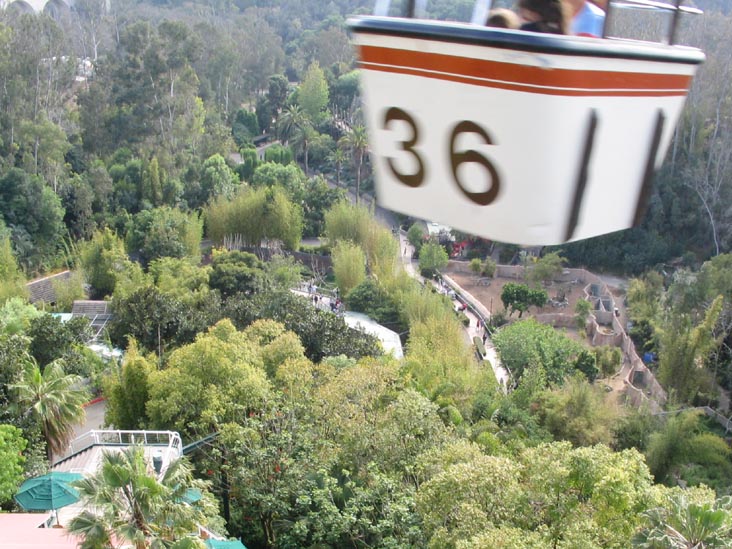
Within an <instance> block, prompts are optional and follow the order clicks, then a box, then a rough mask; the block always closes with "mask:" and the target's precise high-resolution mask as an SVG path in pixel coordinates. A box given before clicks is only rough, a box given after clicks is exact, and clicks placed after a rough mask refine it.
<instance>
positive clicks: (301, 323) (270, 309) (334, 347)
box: [225, 291, 382, 362]
mask: <svg viewBox="0 0 732 549" xmlns="http://www.w3.org/2000/svg"><path fill="white" fill-rule="evenodd" d="M225 315H226V316H227V317H228V318H231V319H232V320H233V321H234V322H235V324H236V325H237V326H238V327H240V328H244V327H246V326H248V325H249V324H251V323H252V322H254V321H255V320H258V319H262V318H270V319H273V320H277V321H278V322H281V323H282V324H284V326H285V328H286V329H287V330H290V331H292V332H295V333H296V334H297V335H298V337H299V338H300V341H301V342H302V344H303V346H304V347H305V354H306V356H307V357H308V358H309V359H310V360H312V361H313V362H320V361H321V360H322V359H323V358H324V357H327V356H338V355H346V356H349V357H355V358H360V357H363V356H379V355H381V354H382V350H381V346H380V344H379V343H378V341H377V339H376V338H375V337H374V336H371V335H368V334H364V333H362V332H359V331H357V330H354V329H352V328H349V327H348V326H347V325H346V323H345V321H344V320H343V319H342V318H339V317H337V316H336V315H334V314H333V313H331V312H329V311H323V310H320V309H317V308H315V307H313V306H312V304H311V303H310V301H309V300H308V299H305V298H302V297H298V296H295V295H293V294H292V293H291V292H290V291H274V292H262V293H258V294H255V295H253V296H244V295H242V294H239V295H238V296H236V297H235V298H232V299H230V300H229V301H228V303H227V307H226V309H225Z"/></svg>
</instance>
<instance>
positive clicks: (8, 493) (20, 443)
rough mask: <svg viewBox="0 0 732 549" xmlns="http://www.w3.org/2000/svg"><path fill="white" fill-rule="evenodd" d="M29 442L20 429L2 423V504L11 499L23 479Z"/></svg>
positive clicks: (0, 440) (0, 471)
mask: <svg viewBox="0 0 732 549" xmlns="http://www.w3.org/2000/svg"><path fill="white" fill-rule="evenodd" d="M27 444H28V441H26V440H25V439H24V438H23V436H22V431H21V430H20V429H17V428H16V427H13V426H12V425H0V505H3V504H4V503H6V502H7V501H9V500H10V498H11V497H12V496H13V494H15V493H16V492H17V490H18V487H19V486H20V483H21V482H22V481H23V464H24V463H25V457H24V456H23V450H25V447H26V446H27Z"/></svg>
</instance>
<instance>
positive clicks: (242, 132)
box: [231, 79, 272, 147]
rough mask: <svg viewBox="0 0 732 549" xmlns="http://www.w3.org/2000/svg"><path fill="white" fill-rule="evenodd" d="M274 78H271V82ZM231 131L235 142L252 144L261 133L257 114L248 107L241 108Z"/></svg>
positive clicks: (239, 144)
mask: <svg viewBox="0 0 732 549" xmlns="http://www.w3.org/2000/svg"><path fill="white" fill-rule="evenodd" d="M271 81H272V79H270V82H271ZM231 133H232V135H233V136H234V142H235V143H236V144H237V145H238V146H239V147H243V146H244V145H251V144H252V143H253V139H254V138H255V137H257V136H258V135H259V134H260V131H259V122H257V114H256V113H254V112H252V111H248V110H246V109H239V110H238V111H236V114H235V115H234V123H233V124H232V126H231Z"/></svg>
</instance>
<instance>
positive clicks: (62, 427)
mask: <svg viewBox="0 0 732 549" xmlns="http://www.w3.org/2000/svg"><path fill="white" fill-rule="evenodd" d="M10 387H11V389H14V390H15V391H16V393H17V398H18V404H19V405H20V406H21V407H26V412H27V413H28V414H30V415H32V416H34V417H35V418H36V420H37V421H38V422H39V423H40V425H41V432H42V433H43V438H44V439H45V440H46V455H47V457H48V460H49V461H51V458H52V457H53V454H57V455H58V454H61V453H62V452H63V451H64V450H65V449H66V447H67V446H68V444H69V442H70V441H71V438H72V436H73V434H74V425H76V424H78V423H81V422H82V421H84V417H85V416H86V413H85V412H84V407H83V405H84V403H85V402H86V401H87V399H88V396H89V394H88V393H87V391H86V389H85V388H84V387H83V385H82V379H81V378H80V377H79V376H77V375H72V374H66V372H64V369H63V366H62V361H59V360H57V361H54V362H52V363H51V364H49V365H48V366H46V368H45V369H44V370H43V373H42V374H41V369H40V368H39V367H38V365H37V364H32V365H30V366H29V367H28V368H27V369H26V371H25V373H24V374H23V379H22V381H21V382H20V383H17V384H14V385H11V386H10Z"/></svg>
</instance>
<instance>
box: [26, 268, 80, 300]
mask: <svg viewBox="0 0 732 549" xmlns="http://www.w3.org/2000/svg"><path fill="white" fill-rule="evenodd" d="M71 274H72V273H71V271H64V272H62V273H56V274H55V275H51V276H45V277H43V278H39V279H37V280H33V281H31V282H28V284H26V285H25V287H26V288H28V292H29V293H30V296H29V298H28V299H29V300H30V302H31V303H41V302H43V303H56V290H55V289H54V287H53V283H54V282H64V281H66V280H68V279H69V278H71Z"/></svg>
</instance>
